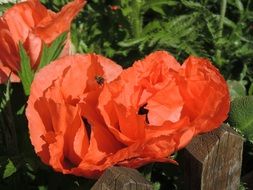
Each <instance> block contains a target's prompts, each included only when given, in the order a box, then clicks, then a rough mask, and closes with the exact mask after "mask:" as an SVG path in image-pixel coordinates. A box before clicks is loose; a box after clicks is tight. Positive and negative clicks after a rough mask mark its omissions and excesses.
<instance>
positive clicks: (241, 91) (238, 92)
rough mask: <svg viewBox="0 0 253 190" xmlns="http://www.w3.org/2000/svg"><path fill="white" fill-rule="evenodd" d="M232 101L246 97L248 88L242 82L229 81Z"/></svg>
mask: <svg viewBox="0 0 253 190" xmlns="http://www.w3.org/2000/svg"><path fill="white" fill-rule="evenodd" d="M227 84H228V88H229V93H230V97H231V100H233V99H235V98H237V97H240V96H245V95H246V88H245V86H244V85H243V84H242V82H241V81H236V80H227Z"/></svg>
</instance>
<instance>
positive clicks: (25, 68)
mask: <svg viewBox="0 0 253 190" xmlns="http://www.w3.org/2000/svg"><path fill="white" fill-rule="evenodd" d="M19 54H20V65H21V68H20V72H19V73H18V75H19V77H20V79H21V82H22V85H23V88H24V91H25V95H27V96H28V95H29V94H30V87H31V84H32V81H33V77H34V71H33V70H32V68H31V65H30V58H29V57H28V55H27V53H26V51H25V48H24V47H23V45H22V43H21V42H19Z"/></svg>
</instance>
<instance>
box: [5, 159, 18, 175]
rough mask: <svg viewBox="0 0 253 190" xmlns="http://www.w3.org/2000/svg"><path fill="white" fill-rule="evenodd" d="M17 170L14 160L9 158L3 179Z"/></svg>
mask: <svg viewBox="0 0 253 190" xmlns="http://www.w3.org/2000/svg"><path fill="white" fill-rule="evenodd" d="M16 171H17V169H16V167H15V166H14V164H13V162H12V161H11V160H10V159H8V163H7V164H6V166H5V169H4V173H3V179H4V178H7V177H10V176H11V175H12V174H14V173H15V172H16Z"/></svg>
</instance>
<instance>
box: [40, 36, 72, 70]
mask: <svg viewBox="0 0 253 190" xmlns="http://www.w3.org/2000/svg"><path fill="white" fill-rule="evenodd" d="M67 35H68V33H67V32H64V33H62V34H61V35H59V36H58V37H57V38H56V39H55V40H54V41H53V43H52V44H50V46H48V45H46V44H45V43H44V44H43V50H42V54H41V58H40V64H39V66H38V69H37V70H39V69H41V68H43V67H44V66H46V65H47V64H49V63H50V62H51V61H53V60H55V59H56V58H58V57H59V55H60V53H61V52H62V50H63V48H64V45H65V42H66V39H67Z"/></svg>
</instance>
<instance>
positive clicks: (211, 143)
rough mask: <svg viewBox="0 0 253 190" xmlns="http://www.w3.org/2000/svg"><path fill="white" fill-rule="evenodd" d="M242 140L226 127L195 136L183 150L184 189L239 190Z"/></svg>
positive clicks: (181, 155) (181, 163)
mask: <svg viewBox="0 0 253 190" xmlns="http://www.w3.org/2000/svg"><path fill="white" fill-rule="evenodd" d="M242 151H243V138H242V137H241V136H240V135H238V134H237V133H235V131H234V130H233V129H232V128H231V127H229V126H227V125H223V126H222V127H221V128H218V129H216V130H214V131H212V132H209V133H206V134H203V135H199V136H197V137H195V138H194V139H193V140H192V142H191V143H190V144H189V145H188V146H187V147H186V148H185V149H183V150H182V151H181V153H180V157H181V158H182V159H181V160H182V161H181V162H180V163H179V164H180V165H182V167H183V169H182V170H183V172H184V189H185V190H238V189H239V185H240V174H241V165H242Z"/></svg>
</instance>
